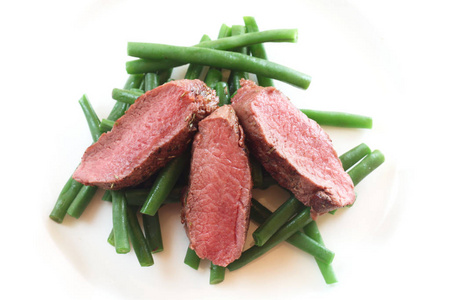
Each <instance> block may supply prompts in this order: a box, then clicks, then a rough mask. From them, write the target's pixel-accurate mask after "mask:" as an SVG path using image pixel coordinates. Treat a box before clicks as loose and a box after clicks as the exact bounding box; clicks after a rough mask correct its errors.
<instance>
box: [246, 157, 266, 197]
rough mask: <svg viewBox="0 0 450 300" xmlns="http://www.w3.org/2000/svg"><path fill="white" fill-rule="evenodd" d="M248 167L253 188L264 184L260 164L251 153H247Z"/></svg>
mask: <svg viewBox="0 0 450 300" xmlns="http://www.w3.org/2000/svg"><path fill="white" fill-rule="evenodd" d="M249 162H250V168H251V172H252V181H253V188H254V189H258V188H261V187H263V185H264V174H263V169H262V166H261V164H260V163H259V162H258V161H257V160H256V158H255V157H254V156H253V155H251V154H250V155H249Z"/></svg>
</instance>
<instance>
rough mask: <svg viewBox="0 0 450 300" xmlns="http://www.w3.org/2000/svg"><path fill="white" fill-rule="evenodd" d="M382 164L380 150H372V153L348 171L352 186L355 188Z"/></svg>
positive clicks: (382, 156)
mask: <svg viewBox="0 0 450 300" xmlns="http://www.w3.org/2000/svg"><path fill="white" fill-rule="evenodd" d="M383 162H384V155H383V153H381V152H380V150H374V151H372V153H370V154H369V155H367V156H366V157H364V158H363V159H362V160H361V161H360V162H359V163H358V164H357V165H356V166H354V167H353V168H351V169H350V171H348V175H350V177H351V179H352V181H353V184H354V185H355V186H356V185H357V184H358V183H360V182H361V180H363V179H364V178H365V177H366V176H367V175H369V174H370V173H371V172H372V171H373V170H375V169H376V168H378V167H379V166H380V165H381V164H382V163H383Z"/></svg>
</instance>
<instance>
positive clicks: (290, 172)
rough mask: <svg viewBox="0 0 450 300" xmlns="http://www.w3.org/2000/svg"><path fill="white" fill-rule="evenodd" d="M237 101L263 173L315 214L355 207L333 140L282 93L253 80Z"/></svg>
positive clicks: (351, 189) (242, 83) (234, 102)
mask: <svg viewBox="0 0 450 300" xmlns="http://www.w3.org/2000/svg"><path fill="white" fill-rule="evenodd" d="M241 86H242V87H241V88H240V89H239V90H238V91H237V93H236V95H235V96H234V97H233V99H232V105H233V108H234V109H235V110H236V113H237V115H238V117H239V121H240V123H241V125H242V127H243V128H244V131H245V133H246V139H247V140H248V147H249V148H250V150H251V152H252V154H253V155H254V156H255V157H256V158H257V159H258V160H259V161H260V162H261V164H262V165H263V166H264V168H265V169H266V170H267V171H268V172H269V173H270V174H271V175H272V177H273V178H274V179H275V180H276V181H277V182H278V183H279V184H280V185H281V186H283V187H285V188H287V189H288V190H290V191H291V192H292V193H293V194H294V195H295V197H296V198H297V199H298V200H300V201H301V202H303V203H304V204H305V205H307V206H310V207H311V215H312V216H313V217H315V216H316V215H317V214H323V213H326V212H328V211H331V210H334V209H336V208H339V207H344V206H347V205H350V204H352V203H353V201H354V200H355V192H354V190H353V183H352V180H351V178H350V176H349V175H348V174H347V173H346V172H345V171H344V169H343V168H342V163H341V161H340V160H339V157H338V155H337V154H336V151H335V150H334V148H333V145H332V142H331V139H330V138H329V136H328V135H327V134H326V133H325V131H324V130H323V129H322V128H321V127H320V126H319V125H318V124H317V123H316V122H314V121H313V120H311V119H309V118H308V117H307V116H306V115H305V114H303V113H302V112H301V111H300V110H299V109H298V108H296V107H295V106H294V105H293V104H292V102H291V101H290V100H289V99H288V98H287V97H286V96H285V95H283V94H282V93H281V92H280V91H278V90H277V89H275V88H273V87H266V88H263V87H260V86H258V85H256V84H255V83H254V82H252V81H249V80H242V81H241Z"/></svg>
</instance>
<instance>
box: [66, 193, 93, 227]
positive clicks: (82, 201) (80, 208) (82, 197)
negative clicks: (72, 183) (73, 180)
mask: <svg viewBox="0 0 450 300" xmlns="http://www.w3.org/2000/svg"><path fill="white" fill-rule="evenodd" d="M97 190H98V188H97V187H96V186H88V185H83V186H82V187H81V189H80V190H79V191H78V194H77V196H76V197H75V199H74V200H73V202H72V203H71V204H70V206H69V208H68V209H67V214H68V215H69V216H72V217H74V218H77V219H78V218H79V217H80V216H81V214H82V213H83V212H84V210H85V209H86V207H87V206H88V205H89V203H90V202H91V200H92V198H93V197H94V195H95V193H96V192H97Z"/></svg>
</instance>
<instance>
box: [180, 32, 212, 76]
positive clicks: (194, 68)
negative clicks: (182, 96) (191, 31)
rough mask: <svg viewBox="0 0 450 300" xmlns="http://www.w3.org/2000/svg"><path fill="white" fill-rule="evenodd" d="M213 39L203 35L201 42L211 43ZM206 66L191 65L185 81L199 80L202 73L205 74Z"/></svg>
mask: <svg viewBox="0 0 450 300" xmlns="http://www.w3.org/2000/svg"><path fill="white" fill-rule="evenodd" d="M210 40H211V39H210V38H209V36H207V35H206V34H205V35H203V37H202V38H201V40H200V42H206V41H210ZM203 69H204V66H203V65H201V64H198V65H197V64H191V65H189V67H188V69H187V71H186V74H185V75H184V78H185V79H197V78H200V76H201V74H202V72H203Z"/></svg>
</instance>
